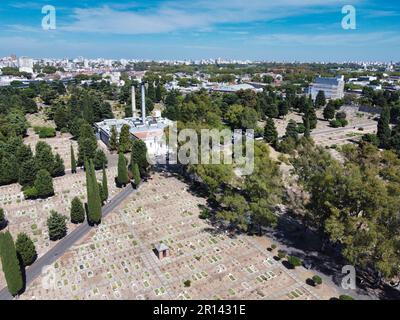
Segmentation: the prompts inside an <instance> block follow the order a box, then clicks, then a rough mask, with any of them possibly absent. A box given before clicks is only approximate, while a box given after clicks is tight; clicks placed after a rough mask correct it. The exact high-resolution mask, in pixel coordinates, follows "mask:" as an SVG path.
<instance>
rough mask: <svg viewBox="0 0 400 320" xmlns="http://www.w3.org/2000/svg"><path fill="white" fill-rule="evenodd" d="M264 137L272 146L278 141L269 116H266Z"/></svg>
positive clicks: (272, 121) (273, 124) (276, 132)
mask: <svg viewBox="0 0 400 320" xmlns="http://www.w3.org/2000/svg"><path fill="white" fill-rule="evenodd" d="M264 139H265V141H266V142H268V143H269V144H271V145H272V146H276V143H277V142H278V131H276V127H275V123H274V120H273V119H271V118H268V119H267V122H266V124H265V128H264Z"/></svg>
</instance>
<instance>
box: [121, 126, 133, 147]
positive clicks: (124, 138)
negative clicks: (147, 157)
mask: <svg viewBox="0 0 400 320" xmlns="http://www.w3.org/2000/svg"><path fill="white" fill-rule="evenodd" d="M129 130H130V127H129V125H127V124H124V125H123V126H122V128H121V133H120V135H119V148H118V151H119V152H122V153H127V152H129V151H131V146H132V142H131V137H130V136H131V134H130V132H129Z"/></svg>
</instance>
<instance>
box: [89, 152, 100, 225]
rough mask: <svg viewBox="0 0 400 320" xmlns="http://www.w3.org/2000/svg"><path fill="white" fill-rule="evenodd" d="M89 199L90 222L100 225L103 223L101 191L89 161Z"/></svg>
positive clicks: (91, 163)
mask: <svg viewBox="0 0 400 320" xmlns="http://www.w3.org/2000/svg"><path fill="white" fill-rule="evenodd" d="M86 180H87V182H86V184H87V197H88V203H87V204H88V222H89V224H99V223H100V221H101V199H100V190H99V186H98V184H97V180H96V174H95V171H94V166H93V162H92V161H91V160H89V162H88V169H87V175H86Z"/></svg>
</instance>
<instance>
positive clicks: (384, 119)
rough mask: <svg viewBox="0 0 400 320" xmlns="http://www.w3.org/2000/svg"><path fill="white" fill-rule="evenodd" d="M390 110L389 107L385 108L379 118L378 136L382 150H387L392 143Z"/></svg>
mask: <svg viewBox="0 0 400 320" xmlns="http://www.w3.org/2000/svg"><path fill="white" fill-rule="evenodd" d="M389 123H390V110H389V108H388V107H386V106H385V107H384V108H383V111H382V114H381V117H380V118H379V121H378V132H377V136H378V139H379V144H380V147H382V148H387V147H388V146H389V143H390V136H391V130H390V125H389Z"/></svg>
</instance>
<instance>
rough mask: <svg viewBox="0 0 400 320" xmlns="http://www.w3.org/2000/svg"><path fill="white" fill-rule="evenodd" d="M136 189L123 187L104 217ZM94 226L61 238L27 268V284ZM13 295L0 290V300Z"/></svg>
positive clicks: (79, 228)
mask: <svg viewBox="0 0 400 320" xmlns="http://www.w3.org/2000/svg"><path fill="white" fill-rule="evenodd" d="M134 191H135V190H134V189H133V188H132V186H131V185H129V186H127V187H126V188H125V189H123V190H122V191H121V192H120V193H119V194H117V195H116V196H115V197H114V198H113V199H111V201H110V202H109V203H107V204H106V205H105V206H104V207H103V210H102V213H103V219H104V218H105V217H106V216H107V215H108V214H110V213H111V212H112V211H113V210H114V209H115V208H116V207H118V206H119V205H120V204H121V202H122V201H124V200H125V199H126V198H127V197H128V196H129V195H130V194H132V193H133V192H134ZM92 229H93V228H92V227H90V226H89V225H88V224H86V223H84V224H81V225H80V226H79V227H78V228H76V229H75V230H74V231H72V232H71V233H70V234H68V235H67V236H66V237H65V238H63V239H62V240H60V241H59V242H58V243H57V244H56V245H55V246H54V247H53V248H52V249H50V250H49V251H48V252H47V253H46V254H44V255H43V256H42V257H40V258H39V259H38V260H36V262H35V263H34V264H33V265H32V266H30V267H29V268H28V269H26V286H28V285H29V284H30V283H31V282H32V281H33V280H34V279H35V278H37V277H38V276H39V275H40V274H41V273H42V270H43V268H44V267H46V266H48V265H50V264H52V263H53V262H54V261H56V260H57V259H58V258H59V257H60V256H62V255H63V254H64V253H65V252H66V251H67V250H68V249H70V248H71V247H72V246H73V245H74V244H75V243H76V242H77V241H78V240H79V239H82V238H83V237H84V236H85V235H86V234H88V233H89V231H90V230H92ZM12 298H13V297H12V296H11V295H10V293H9V292H8V289H7V287H6V288H4V289H2V290H1V291H0V300H11V299H12Z"/></svg>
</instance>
